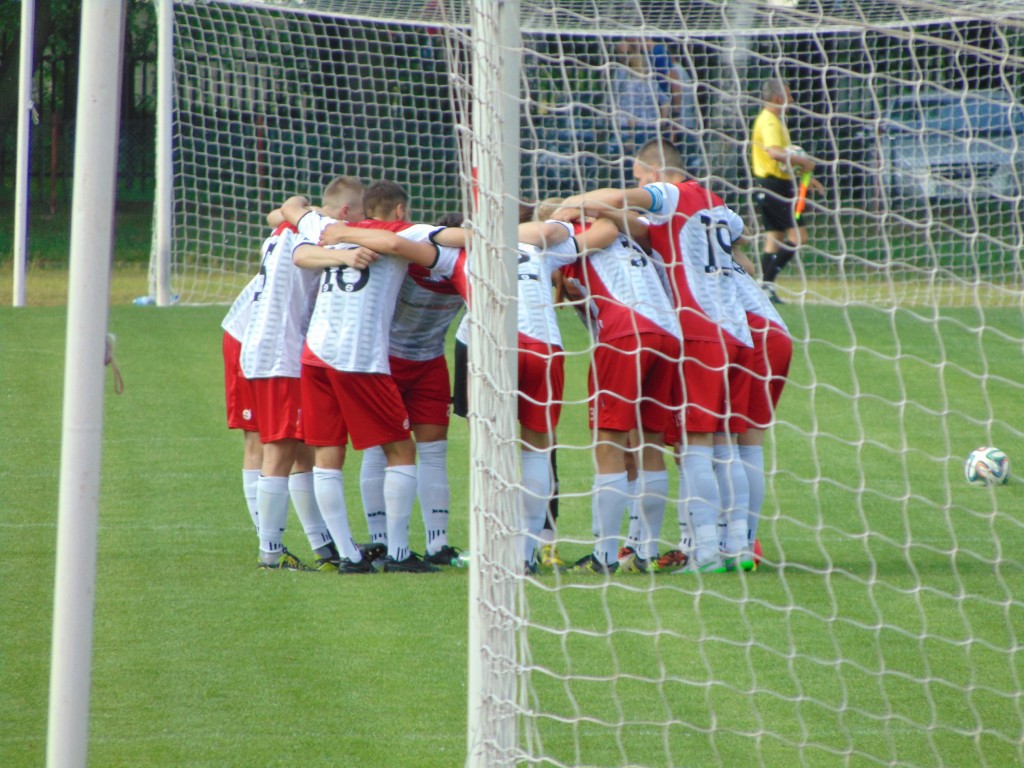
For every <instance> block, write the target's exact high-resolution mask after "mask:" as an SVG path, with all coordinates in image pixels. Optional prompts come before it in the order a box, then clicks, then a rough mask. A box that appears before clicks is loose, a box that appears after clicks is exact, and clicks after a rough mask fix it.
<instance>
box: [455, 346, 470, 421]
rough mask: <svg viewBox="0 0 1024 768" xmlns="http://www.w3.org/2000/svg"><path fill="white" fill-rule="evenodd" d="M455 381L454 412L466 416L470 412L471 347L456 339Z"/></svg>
mask: <svg viewBox="0 0 1024 768" xmlns="http://www.w3.org/2000/svg"><path fill="white" fill-rule="evenodd" d="M454 368H455V382H454V383H453V384H452V413H454V414H455V415H456V416H461V417H462V418H466V416H467V415H468V414H469V376H468V373H467V370H468V368H469V347H468V346H466V345H465V344H463V343H462V342H461V341H459V340H458V339H456V340H455V366H454Z"/></svg>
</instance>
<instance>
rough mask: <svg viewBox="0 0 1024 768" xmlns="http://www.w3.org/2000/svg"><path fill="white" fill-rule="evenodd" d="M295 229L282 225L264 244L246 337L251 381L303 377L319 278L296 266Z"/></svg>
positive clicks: (245, 359) (245, 371) (244, 350)
mask: <svg viewBox="0 0 1024 768" xmlns="http://www.w3.org/2000/svg"><path fill="white" fill-rule="evenodd" d="M295 237H296V231H295V227H293V226H291V225H290V224H282V225H281V226H280V227H278V228H277V229H276V230H275V231H274V234H273V235H271V236H270V237H268V238H267V239H266V240H265V241H264V242H263V247H262V254H263V260H262V263H261V264H260V273H259V275H258V276H257V278H256V279H257V284H256V290H255V292H254V294H253V299H252V309H251V313H250V316H249V324H248V326H247V327H246V329H245V336H244V337H243V339H242V356H241V363H242V373H243V374H244V375H245V377H246V378H247V379H264V378H271V377H278V376H283V377H292V378H298V377H299V375H300V374H301V372H302V364H301V357H302V342H303V340H304V339H305V336H306V328H307V327H308V325H309V316H310V313H311V312H312V309H313V296H314V293H313V291H314V288H315V285H316V274H315V273H311V272H309V271H308V270H303V269H299V268H298V267H296V266H295V264H293V263H292V249H293V248H294V244H295Z"/></svg>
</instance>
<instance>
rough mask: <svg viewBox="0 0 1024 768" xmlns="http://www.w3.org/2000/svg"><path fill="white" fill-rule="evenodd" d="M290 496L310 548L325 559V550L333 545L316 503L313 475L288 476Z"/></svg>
mask: <svg viewBox="0 0 1024 768" xmlns="http://www.w3.org/2000/svg"><path fill="white" fill-rule="evenodd" d="M288 494H289V495H290V496H291V497H292V506H293V507H295V515H296V516H297V517H298V518H299V522H300V523H301V524H302V530H303V531H305V533H306V539H307V540H308V541H309V547H310V549H312V550H313V551H314V552H315V553H316V555H317V557H324V556H325V555H324V552H323V550H324V549H325V548H326V547H328V546H330V544H331V534H330V533H328V532H327V523H325V522H324V518H323V515H321V514H320V506H319V505H318V504H317V503H316V494H315V493H314V491H313V473H312V472H296V473H295V474H293V475H289V476H288Z"/></svg>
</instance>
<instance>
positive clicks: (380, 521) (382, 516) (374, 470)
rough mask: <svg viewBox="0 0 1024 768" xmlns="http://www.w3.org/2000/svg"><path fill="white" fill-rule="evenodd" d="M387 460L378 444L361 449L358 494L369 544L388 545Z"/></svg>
mask: <svg viewBox="0 0 1024 768" xmlns="http://www.w3.org/2000/svg"><path fill="white" fill-rule="evenodd" d="M387 468H388V460H387V457H386V456H385V455H384V449H383V448H381V447H380V446H379V445H375V446H373V447H371V448H367V449H366V450H365V451H363V463H362V465H361V466H360V468H359V495H360V498H361V499H362V501H363V514H364V515H365V517H366V528H367V530H368V531H369V534H370V544H371V545H375V546H383V547H384V548H385V550H386V549H387V546H388V517H387V505H386V504H385V503H384V477H385V470H387Z"/></svg>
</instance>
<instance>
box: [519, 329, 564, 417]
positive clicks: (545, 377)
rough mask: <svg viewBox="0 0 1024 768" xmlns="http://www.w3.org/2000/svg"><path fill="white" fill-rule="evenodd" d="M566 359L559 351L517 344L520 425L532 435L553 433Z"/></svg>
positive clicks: (559, 411) (559, 409)
mask: <svg viewBox="0 0 1024 768" xmlns="http://www.w3.org/2000/svg"><path fill="white" fill-rule="evenodd" d="M564 391H565V357H563V355H562V350H561V348H559V347H552V346H551V345H550V344H543V343H541V342H524V341H521V342H520V343H519V423H520V424H521V425H522V426H524V427H526V428H527V429H532V430H533V431H534V432H547V433H550V432H554V431H555V427H557V426H558V419H559V417H560V416H561V415H562V393H563V392H564Z"/></svg>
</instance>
